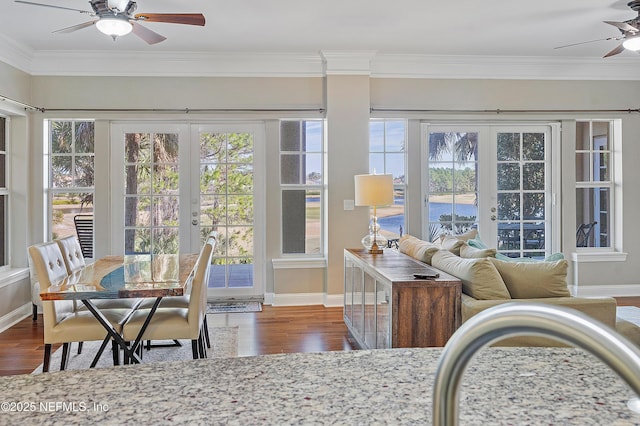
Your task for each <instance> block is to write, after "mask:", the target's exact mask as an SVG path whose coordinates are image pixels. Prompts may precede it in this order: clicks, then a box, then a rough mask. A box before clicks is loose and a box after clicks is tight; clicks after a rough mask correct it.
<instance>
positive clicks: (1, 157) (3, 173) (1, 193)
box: [0, 116, 10, 269]
mask: <svg viewBox="0 0 640 426" xmlns="http://www.w3.org/2000/svg"><path fill="white" fill-rule="evenodd" d="M8 127H9V126H8V119H7V118H6V117H3V116H0V215H1V216H2V225H1V226H0V234H1V235H0V269H2V268H4V267H6V266H7V265H8V264H9V258H8V257H9V254H8V247H9V239H8V230H9V223H10V222H9V185H8V182H7V176H8V170H7V167H8V164H9V162H8V161H7V160H8V156H7V145H8V140H7V139H8V138H7V131H8Z"/></svg>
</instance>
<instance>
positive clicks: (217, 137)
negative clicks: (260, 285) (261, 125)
mask: <svg viewBox="0 0 640 426" xmlns="http://www.w3.org/2000/svg"><path fill="white" fill-rule="evenodd" d="M253 189H254V175H253V135H252V134H251V133H234V132H202V133H200V234H201V237H202V238H203V239H204V238H206V236H207V235H208V234H209V233H210V232H211V231H215V232H216V233H217V244H216V249H215V251H214V254H213V260H212V266H211V276H210V280H209V288H221V289H222V288H234V287H236V288H238V287H252V286H253V254H254V228H253V220H254V219H253V218H254V207H253Z"/></svg>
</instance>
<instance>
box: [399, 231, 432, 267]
mask: <svg viewBox="0 0 640 426" xmlns="http://www.w3.org/2000/svg"><path fill="white" fill-rule="evenodd" d="M398 249H399V250H400V253H404V254H406V255H407V256H411V257H413V258H414V259H416V260H419V261H421V262H424V263H427V264H429V265H431V257H432V256H433V255H434V253H435V252H437V251H438V250H440V248H439V247H438V246H437V245H436V244H434V243H430V242H428V241H424V240H421V239H420V238H416V237H414V236H412V235H408V234H406V235H403V236H402V237H401V238H400V242H399V245H398Z"/></svg>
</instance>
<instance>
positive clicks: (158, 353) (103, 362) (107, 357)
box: [31, 326, 238, 374]
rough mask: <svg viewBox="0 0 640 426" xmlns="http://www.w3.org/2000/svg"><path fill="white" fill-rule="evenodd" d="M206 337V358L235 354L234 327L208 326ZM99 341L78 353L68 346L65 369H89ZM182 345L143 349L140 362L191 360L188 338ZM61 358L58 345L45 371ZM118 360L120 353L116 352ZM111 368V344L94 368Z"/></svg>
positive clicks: (75, 347)
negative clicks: (207, 341) (208, 339)
mask: <svg viewBox="0 0 640 426" xmlns="http://www.w3.org/2000/svg"><path fill="white" fill-rule="evenodd" d="M209 338H210V340H211V348H210V349H209V348H207V358H229V357H235V356H238V326H235V327H209ZM101 343H102V342H84V344H83V346H82V353H81V354H80V355H78V345H77V344H76V343H74V344H72V345H71V356H70V358H69V364H68V367H67V369H69V370H81V369H85V368H89V366H90V365H91V362H92V361H93V357H94V356H95V354H96V352H97V351H98V349H99V348H100V344H101ZM162 343H172V342H164V341H155V340H154V341H153V342H152V344H154V345H155V344H162ZM180 343H181V344H182V346H172V347H155V348H151V350H146V349H145V350H144V353H143V354H142V362H143V363H144V364H147V363H151V362H163V361H184V360H189V359H193V355H192V352H191V341H190V340H180ZM61 358H62V348H60V349H58V350H57V351H55V352H54V353H53V354H52V355H51V364H50V365H49V371H58V370H59V369H60V360H61ZM120 360H121V361H122V353H120ZM105 367H113V356H112V353H111V346H110V345H109V346H108V348H107V349H105V351H104V353H103V354H102V356H101V357H100V360H99V361H98V364H97V365H96V367H95V368H105ZM39 373H42V364H40V365H39V366H38V368H36V369H35V370H33V372H32V373H31V374H39Z"/></svg>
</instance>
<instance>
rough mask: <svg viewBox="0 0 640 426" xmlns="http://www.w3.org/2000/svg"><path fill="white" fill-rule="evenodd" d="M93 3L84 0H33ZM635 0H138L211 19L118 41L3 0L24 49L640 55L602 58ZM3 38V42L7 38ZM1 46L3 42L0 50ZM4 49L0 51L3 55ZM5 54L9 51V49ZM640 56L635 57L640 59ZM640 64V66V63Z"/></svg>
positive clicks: (3, 23)
mask: <svg viewBox="0 0 640 426" xmlns="http://www.w3.org/2000/svg"><path fill="white" fill-rule="evenodd" d="M34 1H36V2H40V3H49V4H55V5H58V6H63V7H70V8H75V9H83V10H91V7H90V5H89V3H88V1H87V0H34ZM627 1H628V0H536V1H527V2H524V1H518V0H482V1H479V0H457V1H441V0H394V1H389V0H323V1H321V2H317V1H311V0H233V1H231V0H138V1H137V3H138V9H137V12H138V13H141V12H155V13H203V14H204V15H205V18H206V26H205V27H197V26H190V25H177V24H166V23H145V24H144V25H145V26H147V27H148V28H150V29H152V30H153V31H156V32H158V33H160V34H162V35H164V36H166V37H167V40H166V41H164V42H161V43H158V44H156V45H147V44H146V43H145V42H144V41H142V40H141V39H140V38H138V37H136V36H135V35H133V34H129V35H127V36H124V37H120V38H118V39H116V40H115V41H114V40H112V39H111V38H110V37H108V36H106V35H104V34H101V33H100V32H98V31H97V29H96V28H93V27H88V28H84V29H81V30H78V31H76V32H73V33H70V34H52V31H55V30H58V29H61V28H65V27H68V26H72V25H76V24H79V23H82V22H85V21H89V20H91V19H92V18H91V17H90V16H88V15H85V14H80V13H78V12H74V11H68V10H59V9H51V8H44V7H36V6H30V5H25V4H19V3H15V2H14V1H13V0H4V1H3V2H2V3H3V5H2V13H0V42H1V41H2V40H4V41H5V42H6V43H4V44H11V45H12V46H13V49H14V51H15V50H16V49H17V50H19V51H20V52H21V54H22V55H23V56H25V57H29V58H37V57H39V56H43V55H44V56H46V57H52V54H54V53H55V54H56V55H62V54H64V55H74V54H77V55H82V54H86V53H88V52H90V53H91V54H92V55H96V54H98V55H100V57H104V58H107V57H109V55H118V54H123V53H135V55H136V56H139V57H144V56H145V55H149V56H153V57H158V56H165V57H169V56H171V55H175V54H182V55H184V54H186V53H189V54H229V53H233V54H236V55H237V54H251V53H260V54H284V53H287V54H290V53H296V54H306V55H311V54H318V52H319V51H375V52H376V54H377V55H392V54H402V55H422V56H424V55H427V56H431V55H433V56H456V57H468V58H469V59H470V60H473V59H481V58H482V57H503V58H520V59H521V58H536V59H537V60H550V61H553V60H557V59H559V58H562V59H564V60H566V59H576V60H584V59H586V58H588V59H589V60H594V59H597V60H598V61H614V62H615V61H633V62H634V64H635V65H636V66H637V63H640V55H639V54H637V53H633V52H628V51H625V52H623V53H622V54H620V55H618V56H616V57H613V58H607V59H602V56H603V55H604V54H605V53H606V52H608V51H609V50H611V49H613V48H614V47H615V46H617V44H618V43H619V42H617V41H615V40H609V41H604V40H601V41H596V42H593V43H586V44H582V45H578V46H573V47H566V48H562V49H554V47H557V46H561V45H567V44H572V43H579V42H583V41H589V40H600V39H606V38H607V37H616V36H619V35H620V32H619V31H618V30H617V29H616V28H614V27H613V26H611V25H607V24H605V23H603V22H602V21H605V20H610V21H624V20H628V19H631V18H634V17H635V16H636V12H634V11H632V10H631V9H630V8H629V7H628V6H627V4H626V3H627ZM0 44H1V43H0ZM1 52H2V50H1V47H0V53H1ZM1 57H2V55H1V54H0V58H1ZM5 57H6V55H5ZM636 61H638V62H636ZM636 69H637V68H636Z"/></svg>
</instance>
